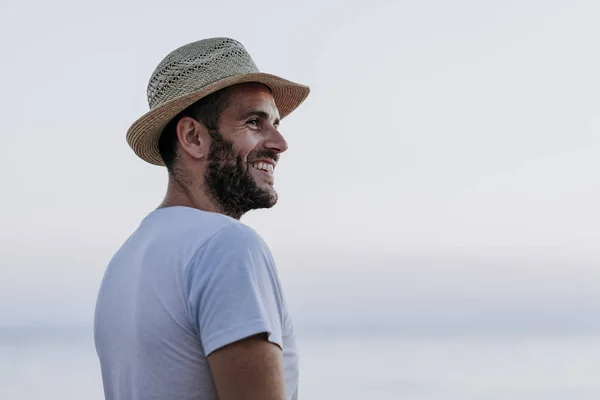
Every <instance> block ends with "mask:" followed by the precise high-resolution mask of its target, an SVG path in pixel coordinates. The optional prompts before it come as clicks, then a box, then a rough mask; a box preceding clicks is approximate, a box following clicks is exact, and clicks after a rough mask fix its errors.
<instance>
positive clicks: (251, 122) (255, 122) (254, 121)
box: [248, 119, 258, 126]
mask: <svg viewBox="0 0 600 400" xmlns="http://www.w3.org/2000/svg"><path fill="white" fill-rule="evenodd" d="M248 123H249V124H250V125H255V126H258V120H257V119H251V120H250V121H248Z"/></svg>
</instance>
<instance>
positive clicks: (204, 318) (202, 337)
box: [94, 207, 298, 400]
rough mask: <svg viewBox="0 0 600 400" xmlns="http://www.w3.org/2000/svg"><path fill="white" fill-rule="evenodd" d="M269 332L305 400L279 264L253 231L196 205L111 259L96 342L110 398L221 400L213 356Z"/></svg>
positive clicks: (150, 228)
mask: <svg viewBox="0 0 600 400" xmlns="http://www.w3.org/2000/svg"><path fill="white" fill-rule="evenodd" d="M262 332H266V333H268V338H269V341H271V342H273V343H275V344H277V345H279V346H280V347H282V348H283V359H284V372H285V381H286V382H285V383H286V398H287V399H295V398H296V397H297V385H298V368H297V367H298V366H297V357H296V348H295V339H294V335H293V328H292V324H291V320H290V318H289V316H288V313H287V309H286V307H285V300H284V298H283V296H282V294H281V291H280V286H279V280H278V278H277V274H276V270H275V267H274V263H273V260H272V258H271V256H270V253H269V250H268V248H267V247H266V245H265V244H264V242H263V241H262V240H261V239H260V238H259V237H258V236H257V235H256V233H254V231H252V230H251V229H250V228H248V227H246V226H244V225H242V224H241V223H239V222H238V221H236V220H234V219H232V218H229V217H226V216H223V215H221V214H216V213H207V212H203V211H199V210H196V209H192V208H187V207H169V208H165V209H159V210H156V211H154V212H152V213H151V214H150V215H149V216H148V217H146V218H145V219H144V221H143V222H142V223H141V224H140V227H139V228H138V229H137V230H136V231H135V232H134V233H133V234H132V235H131V236H130V237H129V239H128V240H127V241H126V242H125V243H124V245H123V246H122V247H121V249H120V250H119V251H118V252H117V253H116V254H115V256H114V257H113V259H112V260H111V262H110V264H109V266H108V268H107V271H106V274H105V277H104V280H103V282H102V286H101V288H100V293H99V295H98V302H97V306H96V316H95V332H94V333H95V341H96V348H97V351H98V355H99V358H100V363H101V369H102V376H103V381H104V387H105V395H106V398H107V399H199V400H208V399H211V400H212V399H217V394H216V391H215V386H214V382H213V379H212V375H211V372H210V369H209V365H208V360H207V356H208V355H209V354H210V353H212V352H213V351H215V350H217V349H219V348H221V347H223V346H226V345H228V344H230V343H233V342H235V341H238V340H241V339H243V338H246V337H249V336H252V335H255V334H258V333H262Z"/></svg>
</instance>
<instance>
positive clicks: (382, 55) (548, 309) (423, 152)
mask: <svg viewBox="0 0 600 400" xmlns="http://www.w3.org/2000/svg"><path fill="white" fill-rule="evenodd" d="M599 13H600V4H599V3H597V2H594V1H577V0H574V1H567V0H564V1H552V0H545V1H543V0H520V1H486V2H480V1H475V0H471V1H468V0H457V1H453V2H447V1H442V0H423V1H419V2H415V1H369V2H368V3H367V2H359V1H327V2H324V1H304V2H293V3H292V2H281V1H255V2H252V3H249V2H238V1H229V2H215V3H212V4H206V2H202V3H201V2H191V1H171V2H169V3H167V2H158V1H144V2H141V1H138V0H135V1H129V2H122V1H121V2H116V1H103V2H93V3H91V2H76V1H69V0H58V1H53V2H42V1H35V2H17V1H13V0H4V1H3V2H2V3H1V4H0V48H1V49H2V52H3V55H2V57H1V62H0V73H1V75H2V77H3V83H2V96H0V110H2V111H0V113H2V116H3V118H2V120H3V124H2V126H1V128H0V145H1V146H2V149H3V155H4V156H3V157H1V158H0V179H1V180H2V182H3V186H4V187H3V196H2V197H1V198H0V202H1V203H0V205H1V207H0V221H1V224H0V243H1V249H0V325H11V324H69V323H83V324H86V323H90V321H91V317H92V313H93V307H94V301H95V295H96V293H97V289H98V285H99V283H100V280H101V278H102V274H103V272H104V268H105V267H106V264H107V262H108V260H109V259H110V257H111V256H112V254H113V253H114V252H115V251H116V250H117V249H118V247H119V246H120V244H121V243H122V242H123V240H125V238H126V237H127V236H128V235H129V234H130V233H131V232H132V231H133V230H134V229H135V228H136V227H137V225H138V224H139V222H140V220H141V219H142V218H143V217H144V216H145V215H146V214H147V213H149V212H150V211H152V209H154V208H155V207H156V206H157V205H158V204H159V203H160V202H161V200H162V196H163V195H164V193H165V189H166V172H165V170H164V169H162V168H160V167H156V166H152V165H150V164H146V163H144V162H143V161H141V160H139V159H137V158H136V157H135V155H134V154H133V152H132V151H131V150H130V148H129V147H128V146H127V144H126V142H125V132H126V130H127V128H128V127H129V126H130V124H131V123H133V122H134V121H135V120H136V119H137V118H138V117H139V116H141V115H142V114H144V113H145V112H146V111H147V110H148V105H147V100H146V85H147V82H148V79H149V77H150V75H151V73H152V71H153V70H154V68H155V67H156V65H157V64H158V63H159V62H160V61H161V60H162V58H163V57H164V56H166V54H168V53H169V52H170V51H172V50H174V49H175V48H177V47H179V46H181V45H183V44H186V43H189V42H192V41H195V40H199V39H203V38H207V37H215V36H228V37H232V38H235V39H237V40H239V41H240V42H242V43H243V44H244V46H245V47H246V48H247V50H248V51H249V52H250V54H251V55H252V57H253V59H254V61H255V62H256V64H257V65H258V67H259V69H261V70H262V71H264V72H270V73H274V74H277V75H279V76H282V77H284V78H287V79H290V80H293V81H296V82H300V83H304V84H307V85H309V86H310V87H311V90H312V92H311V94H310V96H309V97H308V99H307V100H306V101H305V103H304V104H303V105H301V107H300V108H299V109H298V110H296V111H295V112H294V113H293V114H292V115H290V116H289V117H287V118H285V119H284V120H283V121H282V124H281V131H282V133H283V134H284V136H285V137H286V140H287V141H288V143H289V145H290V148H289V150H288V151H287V152H286V153H285V154H284V155H282V157H281V161H280V163H279V165H278V167H277V171H276V188H277V190H278V193H279V198H280V200H279V203H278V204H277V205H276V206H275V207H274V208H273V209H270V210H260V211H254V212H251V213H249V214H248V215H247V216H245V217H244V218H243V220H242V221H243V222H244V223H246V224H248V225H250V226H252V227H253V228H255V229H256V230H257V231H258V232H259V233H260V234H261V235H262V236H263V237H264V238H265V240H266V241H267V243H268V244H269V246H270V247H271V250H272V251H273V254H274V255H275V258H276V260H277V262H278V268H279V269H280V274H281V278H282V281H283V282H284V286H285V287H286V289H287V292H288V297H289V303H290V307H291V308H292V309H293V310H294V311H295V313H296V315H297V316H298V317H297V319H298V320H299V321H301V323H306V324H307V325H308V324H311V323H312V324H320V323H323V324H325V323H330V324H333V325H335V324H342V323H350V322H352V323H354V324H361V323H362V324H368V323H371V322H372V323H375V322H378V323H385V324H392V325H398V326H402V327H404V328H407V327H408V328H410V327H411V326H413V327H414V326H436V327H440V326H441V327H448V326H454V325H461V324H463V325H469V326H471V325H473V326H475V325H477V326H496V325H502V326H521V327H522V326H525V325H527V326H530V325H531V326H537V327H538V328H540V329H550V327H553V329H554V328H557V329H558V328H560V327H563V328H564V327H565V326H567V327H574V328H573V329H576V330H577V329H580V330H587V329H597V330H598V331H600V325H598V324H600V322H594V317H596V318H595V319H597V316H598V315H600V295H599V294H598V293H600V272H599V271H600V269H599V268H598V266H599V264H600V246H598V238H600V212H599V210H598V206H597V204H599V203H600V96H599V93H600V75H599V74H598V71H600V53H599V52H598V51H597V49H598V43H599V41H600V26H599V25H598V24H597V16H598V15H599ZM369 321H371V322H369ZM408 328H407V329H408Z"/></svg>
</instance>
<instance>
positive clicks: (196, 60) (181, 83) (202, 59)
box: [148, 37, 259, 109]
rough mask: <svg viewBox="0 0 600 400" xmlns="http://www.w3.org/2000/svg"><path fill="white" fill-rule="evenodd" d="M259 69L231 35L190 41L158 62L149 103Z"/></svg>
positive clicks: (158, 102)
mask: <svg viewBox="0 0 600 400" xmlns="http://www.w3.org/2000/svg"><path fill="white" fill-rule="evenodd" d="M255 72H259V71H258V68H257V67H256V65H255V64H254V61H253V60H252V58H251V57H250V55H249V54H248V52H247V51H246V49H245V48H244V46H243V45H242V44H241V43H240V42H238V41H236V40H234V39H230V38H224V37H223V38H211V39H204V40H199V41H197V42H193V43H189V44H186V45H185V46H182V47H180V48H178V49H176V50H174V51H172V52H171V53H169V55H167V56H166V57H165V58H164V59H163V60H162V61H161V62H160V64H158V66H157V67H156V69H155V70H154V72H153V73H152V76H151V78H150V81H149V82H148V105H149V106H150V109H154V108H156V107H158V106H160V105H161V104H163V103H165V102H167V101H169V100H172V99H175V98H178V97H180V96H183V95H186V94H188V93H191V92H193V91H196V90H198V89H201V88H203V87H205V86H207V85H209V84H211V83H214V82H217V81H219V80H221V79H224V78H227V77H230V76H234V75H239V74H248V73H255Z"/></svg>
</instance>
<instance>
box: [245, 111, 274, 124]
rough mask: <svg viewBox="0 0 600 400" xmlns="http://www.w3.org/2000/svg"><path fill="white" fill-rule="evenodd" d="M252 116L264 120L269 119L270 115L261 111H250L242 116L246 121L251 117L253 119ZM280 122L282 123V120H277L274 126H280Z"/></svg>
mask: <svg viewBox="0 0 600 400" xmlns="http://www.w3.org/2000/svg"><path fill="white" fill-rule="evenodd" d="M252 116H255V117H259V118H263V119H269V113H266V112H264V111H260V110H252V111H248V112H247V113H245V114H244V115H243V116H242V119H246V118H249V117H252ZM279 122H280V119H279V118H276V119H275V123H274V125H279Z"/></svg>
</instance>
